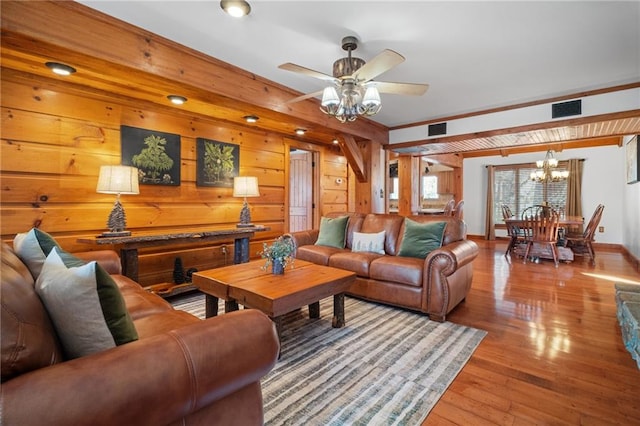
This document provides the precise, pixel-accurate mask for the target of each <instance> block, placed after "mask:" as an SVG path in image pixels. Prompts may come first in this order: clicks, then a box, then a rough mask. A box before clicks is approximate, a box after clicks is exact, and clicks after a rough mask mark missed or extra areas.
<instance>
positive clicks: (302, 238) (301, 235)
mask: <svg viewBox="0 0 640 426" xmlns="http://www.w3.org/2000/svg"><path fill="white" fill-rule="evenodd" d="M319 232H320V231H319V230H318V229H310V230H307V231H297V232H291V233H289V234H286V235H285V236H288V237H291V239H292V240H293V242H294V244H295V245H296V248H298V247H302V246H310V245H314V244H315V243H316V241H318V234H319Z"/></svg>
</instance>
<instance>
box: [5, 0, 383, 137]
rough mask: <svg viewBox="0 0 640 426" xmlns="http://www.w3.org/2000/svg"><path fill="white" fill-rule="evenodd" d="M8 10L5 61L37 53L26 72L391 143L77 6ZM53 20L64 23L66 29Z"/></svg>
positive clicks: (12, 5) (375, 129) (375, 130)
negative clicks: (48, 66)
mask: <svg viewBox="0 0 640 426" xmlns="http://www.w3.org/2000/svg"><path fill="white" fill-rule="evenodd" d="M1 7H2V14H1V22H2V46H3V56H4V54H5V53H6V54H7V55H8V56H9V57H10V56H11V55H9V54H10V53H11V52H14V53H13V55H14V56H15V57H20V56H23V57H24V56H25V55H31V57H32V66H29V68H28V69H24V67H26V66H27V65H24V64H23V65H22V67H23V68H22V70H23V71H28V72H36V73H39V72H44V71H39V68H34V66H36V65H38V61H42V60H57V61H60V62H65V63H69V64H70V65H72V66H74V67H76V68H77V69H78V72H77V73H76V74H74V75H73V76H72V78H73V79H76V80H78V81H82V82H83V84H87V85H89V86H91V87H93V86H94V85H98V86H100V85H101V86H102V87H104V89H105V90H111V91H114V93H115V94H118V95H120V94H121V95H123V96H131V91H132V90H133V89H137V90H139V92H140V95H138V96H142V95H146V96H153V97H155V96H157V99H156V102H164V101H165V99H164V98H165V97H166V95H167V94H171V93H175V92H176V91H180V90H181V89H184V91H185V92H187V93H188V94H187V95H184V96H187V97H189V99H190V101H192V100H193V101H194V102H187V103H186V104H184V105H183V108H184V109H186V110H191V111H192V112H194V113H199V114H204V115H209V116H210V115H211V110H212V109H215V108H216V107H217V106H223V107H226V108H229V109H230V110H234V109H235V110H237V111H238V114H237V116H234V117H231V116H227V117H225V119H227V120H231V121H234V122H237V123H240V124H242V123H244V120H243V118H242V117H243V115H244V113H245V112H247V111H248V110H251V111H254V110H257V111H259V116H260V119H261V121H260V123H259V127H260V128H263V126H264V128H268V127H269V126H271V127H275V128H278V129H279V130H280V131H281V132H283V133H286V132H288V131H289V130H290V128H293V129H295V128H297V127H303V128H305V129H306V130H307V137H308V138H311V139H313V140H318V141H322V142H323V143H327V144H328V143H331V141H332V140H333V139H334V138H335V136H336V135H337V134H348V135H351V136H352V137H353V138H354V139H356V140H378V141H381V143H388V140H389V132H388V129H387V127H385V126H383V125H381V124H379V123H375V122H373V121H371V120H367V119H363V118H359V119H358V120H356V121H355V122H351V123H340V122H339V121H338V120H336V119H335V118H332V117H329V116H327V115H325V114H323V113H322V112H321V111H320V110H319V108H318V106H319V102H318V100H316V99H309V100H306V101H302V102H297V103H293V104H287V103H286V102H287V101H288V100H290V99H292V98H294V97H296V96H298V95H300V94H301V93H299V92H297V91H294V90H292V89H289V88H287V87H285V86H282V85H279V84H277V83H275V82H272V81H270V80H267V79H265V78H262V77H260V76H257V75H255V74H252V73H250V72H248V71H245V70H242V69H240V68H237V67H235V66H232V65H230V64H228V63H225V62H223V61H220V60H218V59H216V58H212V57H210V56H207V55H204V54H203V53H201V52H198V51H195V50H193V49H190V48H188V47H185V46H183V45H180V44H178V43H175V42H173V41H171V40H168V39H165V38H163V37H161V36H159V35H157V34H153V33H151V32H148V31H145V30H143V29H140V28H138V27H134V26H132V25H129V24H127V23H125V22H123V21H120V20H117V19H115V18H113V17H111V16H108V15H105V14H103V13H101V12H98V11H95V10H93V9H91V8H89V7H87V6H84V5H82V4H79V3H77V2H70V1H64V2H60V1H38V2H26V1H3V2H2V4H1ZM51 22H64V23H65V25H64V26H65V30H64V31H60V29H59V27H58V26H56V25H51ZM89 28H90V29H91V30H90V31H89V30H88V29H89ZM54 55H60V56H61V57H53V56H54ZM18 62H19V61H13V62H11V61H10V62H8V63H7V64H5V63H4V57H3V66H6V67H8V66H14V65H15V66H19V65H17V64H18ZM40 66H41V67H42V68H44V65H43V64H40ZM82 79H84V80H82ZM179 94H182V93H179ZM196 100H199V101H200V105H198V103H197V102H195V101H196ZM211 103H213V105H211ZM227 115H229V114H227ZM270 120H272V123H271V124H269V123H268V122H269V121H270Z"/></svg>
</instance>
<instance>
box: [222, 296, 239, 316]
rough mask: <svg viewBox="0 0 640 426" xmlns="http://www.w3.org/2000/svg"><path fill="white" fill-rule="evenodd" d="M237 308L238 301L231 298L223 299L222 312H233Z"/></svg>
mask: <svg viewBox="0 0 640 426" xmlns="http://www.w3.org/2000/svg"><path fill="white" fill-rule="evenodd" d="M238 309H239V308H238V302H237V301H235V300H233V299H231V300H225V301H224V312H225V313H226V312H233V311H237V310H238Z"/></svg>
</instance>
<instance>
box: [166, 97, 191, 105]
mask: <svg viewBox="0 0 640 426" xmlns="http://www.w3.org/2000/svg"><path fill="white" fill-rule="evenodd" d="M167 99H169V100H170V101H171V102H172V103H174V104H176V105H182V104H183V103H185V102H187V98H185V97H184V96H179V95H169V96H167Z"/></svg>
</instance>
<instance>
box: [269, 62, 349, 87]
mask: <svg viewBox="0 0 640 426" xmlns="http://www.w3.org/2000/svg"><path fill="white" fill-rule="evenodd" d="M278 68H280V69H281V70H286V71H292V72H297V73H298V74H304V75H308V76H309V77H314V78H319V79H320V80H325V81H330V82H332V83H335V82H336V80H337V79H336V78H335V77H333V76H331V75H329V74H325V73H321V72H320V71H314V70H312V69H310V68H305V67H303V66H300V65H296V64H292V63H291V62H287V63H286V64H282V65H280V66H278Z"/></svg>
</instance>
